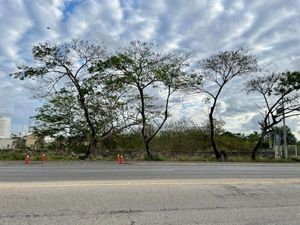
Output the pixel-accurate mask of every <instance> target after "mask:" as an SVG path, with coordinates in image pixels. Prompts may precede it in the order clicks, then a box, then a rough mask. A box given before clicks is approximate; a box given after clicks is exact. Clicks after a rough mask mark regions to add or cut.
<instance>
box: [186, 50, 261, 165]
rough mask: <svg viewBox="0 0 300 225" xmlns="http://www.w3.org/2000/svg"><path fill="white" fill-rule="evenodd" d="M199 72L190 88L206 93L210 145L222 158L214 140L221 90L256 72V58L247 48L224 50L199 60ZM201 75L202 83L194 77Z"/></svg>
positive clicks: (218, 156) (216, 154)
mask: <svg viewBox="0 0 300 225" xmlns="http://www.w3.org/2000/svg"><path fill="white" fill-rule="evenodd" d="M199 66H200V69H201V73H199V74H198V76H196V77H195V79H194V80H195V81H194V82H192V85H191V88H192V90H193V91H195V92H202V93H205V94H206V95H207V97H206V98H205V103H207V104H208V105H209V107H210V110H209V115H208V116H209V124H210V140H211V146H212V149H213V151H214V154H215V156H216V158H217V160H221V159H222V153H221V151H220V150H219V149H218V147H217V144H216V142H215V124H214V123H215V121H216V120H215V118H214V113H215V110H216V107H217V103H218V101H219V98H220V96H221V94H222V91H223V89H224V87H225V86H226V85H228V83H229V82H230V81H231V80H232V79H234V78H236V77H241V76H245V75H248V74H251V73H253V72H256V71H257V69H258V65H257V61H256V58H255V57H254V56H253V55H252V54H250V53H249V52H248V51H247V50H244V49H238V50H235V51H224V52H220V53H218V54H215V55H212V56H210V57H208V58H206V59H204V60H202V61H200V62H199ZM197 77H198V78H199V77H202V78H203V83H199V82H198V79H196V78H197Z"/></svg>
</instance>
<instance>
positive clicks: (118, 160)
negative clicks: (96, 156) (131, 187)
mask: <svg viewBox="0 0 300 225" xmlns="http://www.w3.org/2000/svg"><path fill="white" fill-rule="evenodd" d="M120 159H121V158H120V155H119V154H118V155H117V160H116V161H117V163H119V164H120Z"/></svg>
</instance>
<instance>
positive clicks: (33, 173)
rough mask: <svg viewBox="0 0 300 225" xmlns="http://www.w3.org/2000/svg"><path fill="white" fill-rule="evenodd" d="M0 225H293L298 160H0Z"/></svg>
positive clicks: (299, 213) (299, 204)
mask: <svg viewBox="0 0 300 225" xmlns="http://www.w3.org/2000/svg"><path fill="white" fill-rule="evenodd" d="M0 202H1V204H0V224H1V225H8V224H13V225H17V224H22V225H23V224H39V225H43V224H45V225H50V224H51V225H52V224H53V225H54V224H70V225H71V224H72V225H77V224H78V225H94V224H112V225H127V224H128V225H138V224H145V225H148V224H149V225H155V224H158V225H160V224H169V225H177V224H184V225H189V224H203V225H204V224H214V225H216V224H217V225H221V224H225V225H254V224H259V225H266V224H270V225H271V224H272V225H274V224H275V225H276V224H278V225H296V224H297V225H299V221H300V164H262V163H259V164H256V163H247V164H239V163H175V162H174V163H165V162H162V163H153V162H134V163H129V164H125V165H117V164H115V163H112V162H81V161H78V162H74V161H72V162H46V163H45V164H40V163H37V162H36V163H33V164H30V165H24V164H22V162H17V161H11V162H5V161H2V162H1V161H0Z"/></svg>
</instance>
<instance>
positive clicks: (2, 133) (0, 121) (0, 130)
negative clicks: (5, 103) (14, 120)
mask: <svg viewBox="0 0 300 225" xmlns="http://www.w3.org/2000/svg"><path fill="white" fill-rule="evenodd" d="M10 124H11V119H10V118H9V117H5V116H0V138H10V126H11V125H10Z"/></svg>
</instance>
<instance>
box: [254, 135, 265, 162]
mask: <svg viewBox="0 0 300 225" xmlns="http://www.w3.org/2000/svg"><path fill="white" fill-rule="evenodd" d="M265 135H266V134H265V132H263V133H262V134H261V136H260V138H259V141H258V142H257V144H256V145H255V147H254V149H253V151H252V154H251V159H252V160H255V159H256V153H257V151H258V149H259V147H260V146H261V143H262V141H263V139H264V137H265Z"/></svg>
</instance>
